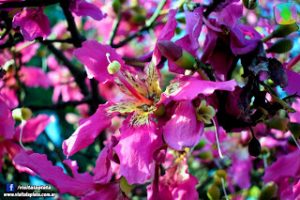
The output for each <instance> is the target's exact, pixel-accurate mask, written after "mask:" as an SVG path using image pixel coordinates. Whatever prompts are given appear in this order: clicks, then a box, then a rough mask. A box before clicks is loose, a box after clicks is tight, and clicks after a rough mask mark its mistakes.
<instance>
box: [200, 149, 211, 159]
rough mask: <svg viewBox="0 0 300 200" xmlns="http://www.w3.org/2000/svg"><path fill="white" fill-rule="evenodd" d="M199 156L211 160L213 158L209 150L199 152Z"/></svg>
mask: <svg viewBox="0 0 300 200" xmlns="http://www.w3.org/2000/svg"><path fill="white" fill-rule="evenodd" d="M199 158H200V159H203V160H211V159H213V155H212V153H211V152H210V151H204V152H201V153H199Z"/></svg>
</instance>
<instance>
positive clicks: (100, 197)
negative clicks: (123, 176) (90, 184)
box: [81, 183, 127, 200]
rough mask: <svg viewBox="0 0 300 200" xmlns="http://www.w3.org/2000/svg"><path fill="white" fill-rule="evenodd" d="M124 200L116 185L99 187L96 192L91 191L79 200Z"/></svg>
mask: <svg viewBox="0 0 300 200" xmlns="http://www.w3.org/2000/svg"><path fill="white" fill-rule="evenodd" d="M126 199H127V198H124V197H123V195H122V192H121V190H120V186H119V184H118V183H110V184H106V185H101V187H100V188H97V191H93V192H91V193H89V194H87V195H85V196H84V197H82V198H81V200H126Z"/></svg>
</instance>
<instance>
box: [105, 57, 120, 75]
mask: <svg viewBox="0 0 300 200" xmlns="http://www.w3.org/2000/svg"><path fill="white" fill-rule="evenodd" d="M120 68H121V64H120V63H119V62H118V61H115V60H114V61H113V62H111V63H109V65H108V66H107V71H108V73H109V74H115V73H117V72H118V71H119V70H120Z"/></svg>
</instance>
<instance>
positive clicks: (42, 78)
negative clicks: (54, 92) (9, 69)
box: [19, 66, 51, 88]
mask: <svg viewBox="0 0 300 200" xmlns="http://www.w3.org/2000/svg"><path fill="white" fill-rule="evenodd" d="M19 76H20V79H21V81H22V82H23V83H24V84H25V85H26V86H28V87H43V88H48V87H49V86H50V85H51V82H50V79H49V78H48V76H47V74H46V73H45V72H44V71H43V70H42V69H41V68H37V67H25V66H23V67H22V68H21V70H20V71H19Z"/></svg>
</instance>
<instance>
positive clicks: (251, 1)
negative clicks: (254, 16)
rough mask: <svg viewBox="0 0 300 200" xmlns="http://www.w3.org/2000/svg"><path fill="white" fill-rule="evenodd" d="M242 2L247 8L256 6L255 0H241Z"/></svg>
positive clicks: (251, 8)
mask: <svg viewBox="0 0 300 200" xmlns="http://www.w3.org/2000/svg"><path fill="white" fill-rule="evenodd" d="M243 4H244V6H245V7H246V8H247V9H249V10H253V9H255V8H256V7H257V0H243Z"/></svg>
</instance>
